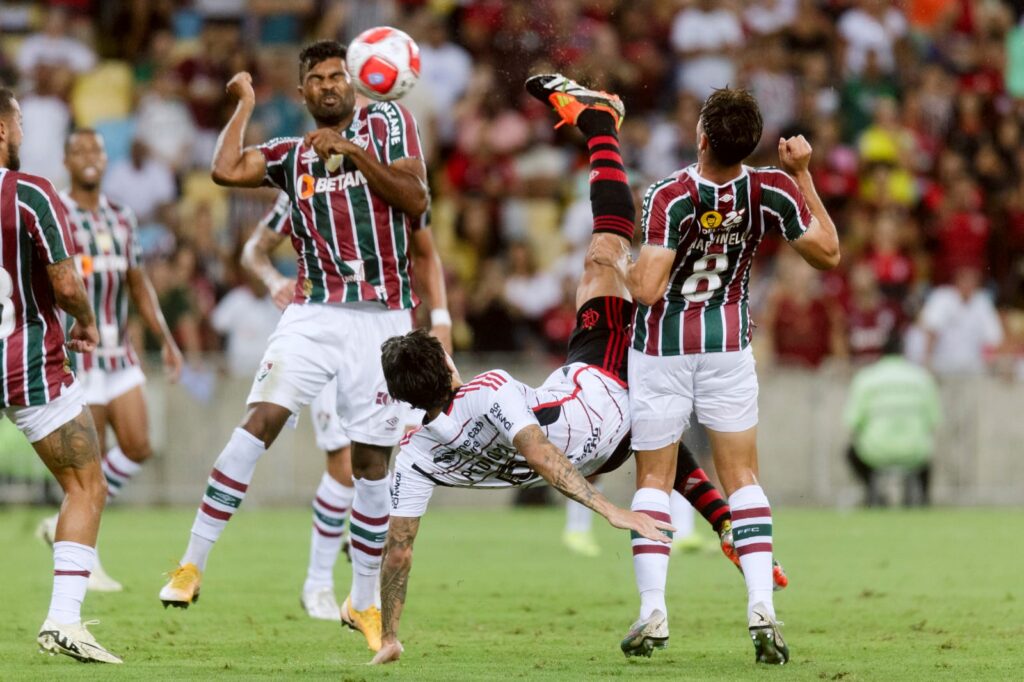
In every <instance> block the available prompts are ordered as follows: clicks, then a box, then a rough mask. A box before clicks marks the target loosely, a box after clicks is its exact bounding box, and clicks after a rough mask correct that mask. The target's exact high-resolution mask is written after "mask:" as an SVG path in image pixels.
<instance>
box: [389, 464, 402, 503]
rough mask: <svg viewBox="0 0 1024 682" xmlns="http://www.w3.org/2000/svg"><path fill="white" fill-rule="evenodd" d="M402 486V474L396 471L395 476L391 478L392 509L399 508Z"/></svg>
mask: <svg viewBox="0 0 1024 682" xmlns="http://www.w3.org/2000/svg"><path fill="white" fill-rule="evenodd" d="M401 486H402V472H401V471H396V472H395V475H394V476H392V477H391V508H392V509H394V508H395V507H397V506H398V500H399V498H400V497H401V494H402V493H401Z"/></svg>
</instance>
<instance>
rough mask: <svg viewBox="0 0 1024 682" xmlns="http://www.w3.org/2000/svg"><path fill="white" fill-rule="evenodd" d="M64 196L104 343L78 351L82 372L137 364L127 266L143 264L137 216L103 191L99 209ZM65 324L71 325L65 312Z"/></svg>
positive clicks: (83, 273) (134, 266)
mask: <svg viewBox="0 0 1024 682" xmlns="http://www.w3.org/2000/svg"><path fill="white" fill-rule="evenodd" d="M61 200H62V201H63V202H64V206H65V207H66V208H67V212H68V219H69V224H70V226H71V235H72V238H73V239H74V240H75V244H76V245H77V247H78V249H77V255H76V256H75V260H76V261H77V263H78V270H79V272H80V273H81V274H82V280H83V281H84V282H85V291H86V293H88V294H89V300H90V301H91V302H92V309H93V312H95V313H96V326H97V327H98V328H99V332H100V342H99V345H98V346H97V347H96V351H95V352H93V353H76V354H74V359H75V367H76V369H77V370H78V371H83V372H84V371H88V370H91V369H94V368H97V369H103V370H118V369H123V368H125V367H131V366H134V365H138V364H139V361H138V358H137V357H136V356H135V352H134V351H133V350H132V347H131V344H130V343H129V342H128V336H127V331H128V282H127V277H126V276H127V273H128V269H129V268H136V267H139V259H140V254H139V247H138V237H137V234H136V233H137V225H136V221H135V215H134V214H133V213H132V211H131V209H129V208H128V207H127V206H121V205H119V204H115V203H113V202H111V201H109V200H108V199H107V198H106V197H105V196H103V195H100V204H99V208H98V209H97V210H95V211H90V210H88V209H85V208H82V207H81V206H79V205H78V204H77V203H75V200H74V199H72V198H71V197H70V196H69V195H68V194H66V193H62V194H61ZM64 318H65V325H66V326H67V327H70V326H71V323H72V322H73V320H72V319H70V316H67V315H65V316H64Z"/></svg>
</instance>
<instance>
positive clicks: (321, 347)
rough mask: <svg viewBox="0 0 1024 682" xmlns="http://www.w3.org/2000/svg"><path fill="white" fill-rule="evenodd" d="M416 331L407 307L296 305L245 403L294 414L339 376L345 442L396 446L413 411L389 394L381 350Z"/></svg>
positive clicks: (277, 332) (286, 313)
mask: <svg viewBox="0 0 1024 682" xmlns="http://www.w3.org/2000/svg"><path fill="white" fill-rule="evenodd" d="M411 329H412V315H411V314H410V312H409V311H408V310H387V309H386V308H384V306H383V305H381V304H379V303H344V304H337V305H333V304H321V303H307V304H305V305H296V304H292V305H290V306H288V308H287V310H285V311H284V315H282V316H281V321H280V322H278V325H277V328H276V329H275V330H274V333H273V334H272V335H271V336H270V341H269V343H268V344H267V350H266V352H265V353H264V354H263V361H262V362H261V363H260V368H259V369H258V370H257V371H256V378H255V380H254V381H253V384H252V390H251V391H250V392H249V398H248V399H247V401H246V402H247V404H250V405H251V404H252V403H262V402H266V403H274V404H275V405H280V406H282V407H284V408H287V409H289V410H291V411H292V412H294V413H296V414H297V413H298V412H299V411H300V410H301V409H302V408H303V407H305V406H306V405H309V404H310V403H312V402H313V400H314V399H315V398H316V396H317V394H319V393H320V392H321V391H323V390H324V387H325V386H327V384H328V383H329V382H330V381H331V379H333V378H335V377H337V391H336V392H335V395H336V401H337V406H336V407H337V413H338V414H339V415H340V417H341V428H342V429H344V431H345V434H346V435H347V437H348V438H350V439H351V440H353V441H356V442H359V443H366V444H368V445H379V446H383V447H390V446H393V445H397V444H398V441H399V440H400V439H401V437H402V430H403V427H404V425H405V423H406V413H407V412H408V410H409V408H408V406H407V405H405V404H404V403H399V402H395V401H392V400H391V398H390V396H389V395H388V389H387V384H386V383H385V381H384V370H382V369H381V366H380V346H381V344H382V343H384V342H385V341H386V340H388V339H389V338H391V337H392V336H398V335H401V334H405V333H407V332H409V331H410V330H411Z"/></svg>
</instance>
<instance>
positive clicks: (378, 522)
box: [352, 509, 391, 526]
mask: <svg viewBox="0 0 1024 682" xmlns="http://www.w3.org/2000/svg"><path fill="white" fill-rule="evenodd" d="M352 518H353V519H355V520H356V521H360V522H361V523H365V524H366V525H368V526H382V525H384V524H385V523H387V522H388V519H390V518H391V515H390V514H385V515H384V516H377V517H372V516H364V515H363V514H360V513H359V512H358V511H356V510H355V509H353V510H352Z"/></svg>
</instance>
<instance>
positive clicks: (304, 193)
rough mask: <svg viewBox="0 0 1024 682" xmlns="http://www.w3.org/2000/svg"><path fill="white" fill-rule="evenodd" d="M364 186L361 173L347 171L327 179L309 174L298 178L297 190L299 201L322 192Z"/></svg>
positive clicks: (364, 177) (364, 180) (363, 176)
mask: <svg viewBox="0 0 1024 682" xmlns="http://www.w3.org/2000/svg"><path fill="white" fill-rule="evenodd" d="M365 184H366V176H365V175H363V173H362V171H358V170H355V171H349V172H347V173H342V174H341V175H335V176H333V177H329V178H314V177H313V176H312V175H310V174H309V173H303V174H302V175H300V176H299V182H298V189H299V199H309V198H310V197H311V196H313V195H314V194H322V193H324V192H339V191H344V190H347V189H348V188H350V187H360V186H362V185H365Z"/></svg>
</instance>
